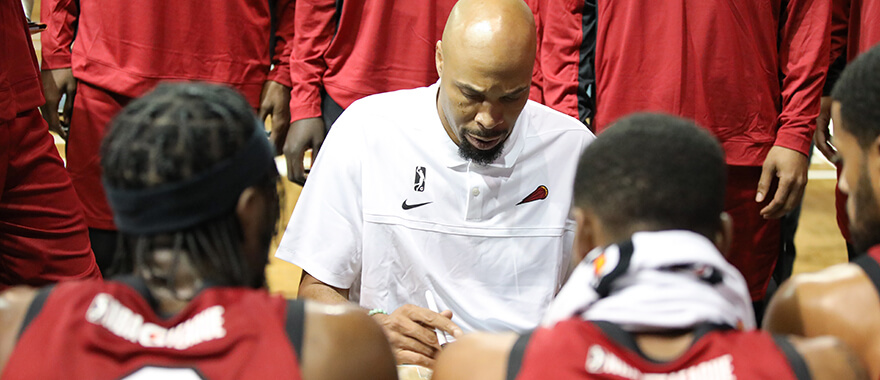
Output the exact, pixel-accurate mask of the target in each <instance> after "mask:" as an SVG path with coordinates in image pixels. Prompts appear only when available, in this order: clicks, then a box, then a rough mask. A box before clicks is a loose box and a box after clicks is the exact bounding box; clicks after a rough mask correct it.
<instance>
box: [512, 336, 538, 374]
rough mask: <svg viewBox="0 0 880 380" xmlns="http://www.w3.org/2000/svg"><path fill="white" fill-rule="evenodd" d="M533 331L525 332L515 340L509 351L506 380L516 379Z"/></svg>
mask: <svg viewBox="0 0 880 380" xmlns="http://www.w3.org/2000/svg"><path fill="white" fill-rule="evenodd" d="M533 332H534V330H533V331H527V332H525V333H523V334H522V335H520V336H519V338H517V339H516V343H514V344H513V348H511V349H510V356H508V358H507V380H513V379H516V377H517V376H518V375H519V370H520V369H521V368H522V362H523V357H524V356H525V354H526V347H528V345H529V341H530V340H531V339H532V333H533Z"/></svg>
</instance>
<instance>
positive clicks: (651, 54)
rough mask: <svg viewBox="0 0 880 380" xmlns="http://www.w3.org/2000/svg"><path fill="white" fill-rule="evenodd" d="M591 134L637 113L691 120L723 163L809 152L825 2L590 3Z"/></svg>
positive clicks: (821, 72) (824, 45)
mask: <svg viewBox="0 0 880 380" xmlns="http://www.w3.org/2000/svg"><path fill="white" fill-rule="evenodd" d="M596 12H597V15H598V23H597V24H598V26H597V31H596V36H597V37H596V56H595V67H596V92H595V99H596V115H595V128H596V130H597V131H598V132H601V131H602V130H603V129H605V128H607V127H608V125H609V124H611V123H612V122H614V121H615V120H616V119H618V118H620V117H622V116H625V115H627V114H630V113H633V112H638V111H658V112H666V113H671V114H674V115H679V116H683V117H687V118H691V119H694V120H695V121H696V122H697V123H698V124H700V125H702V126H703V127H706V128H708V129H709V130H711V131H712V132H713V133H714V134H715V136H716V137H718V138H719V140H720V141H721V143H722V145H723V147H724V150H725V152H726V154H727V163H728V164H730V165H744V166H761V165H762V164H763V162H764V159H765V158H766V155H767V152H768V151H769V150H770V148H771V147H772V146H774V145H776V146H782V147H786V148H790V149H794V150H796V151H799V152H801V153H804V154H805V155H806V154H807V153H808V152H809V149H810V142H811V141H812V137H813V131H814V130H815V119H816V116H818V114H819V98H820V97H821V95H822V86H823V84H824V81H825V75H826V72H827V70H828V65H829V57H830V46H829V45H830V42H829V40H830V37H829V36H830V24H831V16H830V13H831V5H830V2H829V1H827V0H787V1H783V0H742V1H702V2H692V1H684V0H666V1H650V2H649V1H645V0H613V1H611V0H599V1H598V5H597V8H596Z"/></svg>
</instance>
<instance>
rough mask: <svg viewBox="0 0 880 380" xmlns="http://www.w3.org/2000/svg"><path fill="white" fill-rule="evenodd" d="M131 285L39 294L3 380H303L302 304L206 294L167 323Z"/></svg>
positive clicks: (223, 291) (260, 295)
mask: <svg viewBox="0 0 880 380" xmlns="http://www.w3.org/2000/svg"><path fill="white" fill-rule="evenodd" d="M126 282H129V283H131V284H132V285H127V284H126V283H123V282H115V281H108V282H99V281H84V282H67V283H61V284H59V285H57V286H55V287H54V288H53V289H51V290H50V291H49V290H43V291H41V292H40V293H39V295H38V296H37V298H36V299H35V300H34V303H33V304H32V306H31V308H30V310H29V311H28V316H27V319H28V320H26V322H25V323H28V321H30V324H29V325H26V326H25V327H23V330H22V331H23V333H22V334H21V336H20V337H19V340H18V343H17V345H16V346H15V350H14V351H13V353H12V356H11V357H10V360H9V363H8V364H7V366H6V369H5V371H4V372H3V376H2V378H3V379H56V378H57V379H61V378H63V379H125V378H129V376H131V378H136V377H134V375H153V376H155V375H161V376H165V378H175V379H188V378H192V379H198V378H200V377H198V376H199V375H200V376H201V378H204V379H276V378H282V377H283V378H290V379H300V375H299V374H300V367H299V362H298V360H297V357H298V355H297V352H296V351H298V349H295V348H294V347H295V346H299V345H300V344H301V342H302V331H303V329H302V327H303V321H302V320H303V304H302V303H301V302H299V301H286V300H284V299H282V298H281V297H278V296H272V295H269V294H268V293H267V292H265V291H260V290H252V289H245V288H219V287H218V288H208V289H205V290H203V291H202V292H201V293H200V294H199V295H198V296H196V298H195V299H193V300H192V301H191V302H190V304H189V305H188V306H187V307H186V309H184V310H183V311H181V312H180V313H178V314H177V315H174V316H173V317H170V318H167V319H165V318H162V317H160V316H158V315H156V313H155V312H154V311H153V308H152V307H151V306H150V301H148V299H149V296H148V295H142V294H148V292H146V290H145V288H144V287H143V283H142V282H140V281H139V280H134V279H131V280H127V281H126ZM132 286H134V288H133V287H132ZM135 288H140V289H142V290H141V291H137V290H135ZM46 294H48V297H46ZM44 297H46V298H44ZM43 301H45V303H42V302H43ZM41 306H42V308H40V307H41ZM37 313H38V314H37ZM31 318H32V319H31ZM161 371H170V372H161ZM171 375H180V376H181V377H171ZM151 378H155V377H151Z"/></svg>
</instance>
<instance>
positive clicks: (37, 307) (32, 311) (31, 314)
mask: <svg viewBox="0 0 880 380" xmlns="http://www.w3.org/2000/svg"><path fill="white" fill-rule="evenodd" d="M52 289H55V285H49V286H46V287H43V288H42V289H40V290H38V291H37V295H36V296H35V297H34V300H33V301H31V304H30V306H28V309H27V313H25V315H24V320H23V321H22V322H21V328H20V329H19V330H18V338H19V339H21V334H24V330H26V329H27V328H28V326H30V324H31V322H33V321H34V318H36V317H37V315H39V314H40V311H42V310H43V306H44V305H45V304H46V299H47V298H49V293H51V292H52Z"/></svg>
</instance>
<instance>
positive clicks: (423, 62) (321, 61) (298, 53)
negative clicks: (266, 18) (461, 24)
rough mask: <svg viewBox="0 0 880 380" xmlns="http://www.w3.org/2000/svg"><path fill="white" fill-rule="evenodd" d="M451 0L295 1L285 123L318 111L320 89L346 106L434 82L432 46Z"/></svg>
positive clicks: (453, 1)
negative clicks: (294, 20)
mask: <svg viewBox="0 0 880 380" xmlns="http://www.w3.org/2000/svg"><path fill="white" fill-rule="evenodd" d="M455 1H456V0H430V1H402V0H358V1H338V0H296V25H297V29H296V31H295V33H294V34H295V37H294V40H293V46H292V53H291V63H290V72H291V77H292V81H293V83H292V84H293V86H292V91H291V101H290V114H291V120H294V121H296V120H300V119H305V118H310V117H318V116H321V89H322V88H323V89H324V90H325V91H326V92H327V94H328V95H329V96H330V98H332V99H333V100H334V101H336V103H338V104H339V105H340V106H342V108H348V106H350V105H351V103H352V102H354V101H355V100H358V99H360V98H363V97H365V96H367V95H373V94H377V93H380V92H387V91H394V90H400V89H406V88H416V87H422V86H427V85H429V84H431V83H434V82H436V81H437V79H438V77H437V69H436V66H435V65H434V46H435V44H436V43H437V41H438V40H439V39H440V37H441V35H442V34H443V27H444V26H445V25H446V18H447V16H449V12H450V11H451V10H452V6H453V5H455ZM337 7H339V8H337ZM364 36H368V37H367V38H364Z"/></svg>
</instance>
